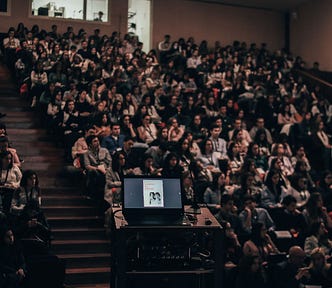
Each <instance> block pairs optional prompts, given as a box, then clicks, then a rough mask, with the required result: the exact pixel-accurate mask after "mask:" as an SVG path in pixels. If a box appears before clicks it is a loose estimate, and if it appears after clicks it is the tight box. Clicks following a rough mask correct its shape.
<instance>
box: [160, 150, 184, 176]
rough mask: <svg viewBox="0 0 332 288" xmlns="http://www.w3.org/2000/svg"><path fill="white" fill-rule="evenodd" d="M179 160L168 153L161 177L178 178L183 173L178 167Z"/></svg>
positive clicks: (174, 155) (175, 155)
mask: <svg viewBox="0 0 332 288" xmlns="http://www.w3.org/2000/svg"><path fill="white" fill-rule="evenodd" d="M179 162H180V160H179V157H178V156H177V154H175V153H173V152H170V153H169V154H167V156H166V158H165V162H164V166H163V170H162V171H161V175H162V176H163V177H179V176H180V175H182V173H183V168H182V167H181V166H180V163H179Z"/></svg>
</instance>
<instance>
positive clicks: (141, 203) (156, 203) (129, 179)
mask: <svg viewBox="0 0 332 288" xmlns="http://www.w3.org/2000/svg"><path fill="white" fill-rule="evenodd" d="M181 184H182V183H181V179H180V178H160V177H147V176H125V177H124V179H123V183H122V185H123V187H122V192H123V198H122V199H123V205H122V213H123V215H124V217H125V219H126V221H127V222H128V225H173V224H181V222H182V220H183V215H184V209H183V202H182V185H181Z"/></svg>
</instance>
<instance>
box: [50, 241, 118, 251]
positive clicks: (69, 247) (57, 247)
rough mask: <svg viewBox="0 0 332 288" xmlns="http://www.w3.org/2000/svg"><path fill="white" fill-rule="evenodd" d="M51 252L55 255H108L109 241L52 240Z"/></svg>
mask: <svg viewBox="0 0 332 288" xmlns="http://www.w3.org/2000/svg"><path fill="white" fill-rule="evenodd" d="M51 250H52V252H53V253H55V254H77V253H84V254H90V253H110V250H111V245H110V241H109V240H100V239H95V240H54V241H52V247H51Z"/></svg>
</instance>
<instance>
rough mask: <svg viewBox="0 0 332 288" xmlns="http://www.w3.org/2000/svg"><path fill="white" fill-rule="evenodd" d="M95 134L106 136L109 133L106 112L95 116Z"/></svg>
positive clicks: (109, 126) (109, 128)
mask: <svg viewBox="0 0 332 288" xmlns="http://www.w3.org/2000/svg"><path fill="white" fill-rule="evenodd" d="M93 128H94V129H95V131H96V132H95V135H96V136H99V137H102V138H104V137H107V136H110V135H111V125H110V121H109V119H108V116H107V113H100V114H98V115H97V116H96V121H95V125H93Z"/></svg>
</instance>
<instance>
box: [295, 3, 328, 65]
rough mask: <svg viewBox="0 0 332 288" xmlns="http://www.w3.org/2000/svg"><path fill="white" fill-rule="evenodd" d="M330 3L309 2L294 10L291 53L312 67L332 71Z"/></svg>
mask: <svg viewBox="0 0 332 288" xmlns="http://www.w3.org/2000/svg"><path fill="white" fill-rule="evenodd" d="M331 31H332V1H331V0H311V1H310V2H308V3H305V4H303V5H301V6H300V7H298V8H297V9H296V10H294V13H293V15H292V18H291V44H290V46H291V51H292V52H293V54H294V55H300V56H301V57H302V58H303V60H304V61H305V62H306V63H307V67H308V68H310V67H312V64H313V62H315V61H318V62H319V63H320V69H321V70H327V71H332V53H331V40H330V39H331Z"/></svg>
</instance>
